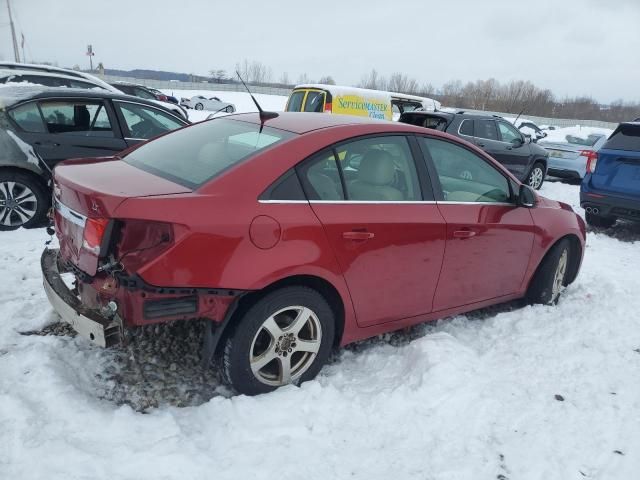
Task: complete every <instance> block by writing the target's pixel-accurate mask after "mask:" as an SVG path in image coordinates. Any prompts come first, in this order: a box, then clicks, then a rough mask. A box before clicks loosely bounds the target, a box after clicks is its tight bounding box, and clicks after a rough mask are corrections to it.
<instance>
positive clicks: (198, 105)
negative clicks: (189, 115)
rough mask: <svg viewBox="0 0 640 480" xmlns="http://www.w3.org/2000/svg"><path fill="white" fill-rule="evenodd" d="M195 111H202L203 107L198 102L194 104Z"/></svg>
mask: <svg viewBox="0 0 640 480" xmlns="http://www.w3.org/2000/svg"><path fill="white" fill-rule="evenodd" d="M195 109H196V110H204V105H202V104H201V103H199V102H198V103H196V106H195Z"/></svg>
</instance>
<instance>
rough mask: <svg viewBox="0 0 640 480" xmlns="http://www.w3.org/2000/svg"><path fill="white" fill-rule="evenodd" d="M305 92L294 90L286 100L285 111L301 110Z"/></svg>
mask: <svg viewBox="0 0 640 480" xmlns="http://www.w3.org/2000/svg"><path fill="white" fill-rule="evenodd" d="M305 93H306V92H305V91H304V90H296V91H295V92H293V93H292V94H291V96H290V97H289V101H288V102H287V112H301V111H302V101H303V100H304V94H305Z"/></svg>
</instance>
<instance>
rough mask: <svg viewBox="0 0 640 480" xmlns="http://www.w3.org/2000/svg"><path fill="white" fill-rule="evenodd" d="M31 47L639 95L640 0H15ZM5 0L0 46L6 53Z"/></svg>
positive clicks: (193, 67)
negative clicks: (495, 81) (246, 61)
mask: <svg viewBox="0 0 640 480" xmlns="http://www.w3.org/2000/svg"><path fill="white" fill-rule="evenodd" d="M11 2H12V6H13V10H14V15H15V17H16V18H15V20H16V24H17V25H16V27H17V30H18V37H20V33H22V32H24V35H25V38H26V56H27V60H28V61H32V60H35V61H41V60H45V61H52V62H57V63H58V64H59V65H60V66H73V65H74V64H79V65H81V66H82V67H88V64H89V61H88V57H86V56H85V50H86V45H87V44H88V43H91V44H93V48H94V51H95V52H96V55H95V57H94V64H97V62H103V63H104V65H105V67H106V68H118V69H125V70H129V69H133V68H148V69H157V70H169V71H176V72H184V73H198V74H206V73H207V72H209V71H210V70H212V69H214V68H215V69H219V68H221V69H225V70H227V71H231V70H233V68H234V65H235V64H236V62H239V61H241V60H243V59H244V58H247V59H249V60H258V61H260V62H263V63H264V64H266V65H267V66H269V67H271V69H272V71H273V77H274V79H278V78H280V76H281V74H282V72H287V73H288V74H289V78H290V79H291V81H295V80H296V79H297V78H298V77H299V76H300V75H301V74H302V73H307V74H308V75H309V77H310V78H311V79H315V80H317V79H318V78H319V77H320V76H323V75H331V76H333V78H334V79H335V80H336V82H337V83H338V84H347V85H349V84H356V83H358V82H359V81H360V79H361V78H362V76H363V75H364V74H365V73H366V72H368V71H370V70H371V69H372V68H376V69H377V70H378V71H379V72H380V73H381V74H384V75H389V74H391V73H393V72H402V73H406V74H407V75H409V76H411V77H414V78H416V79H417V80H419V82H420V83H426V82H429V83H431V84H433V85H434V86H435V87H436V88H440V87H441V86H442V84H443V83H445V82H447V81H448V80H452V79H460V80H462V81H469V80H478V79H487V78H491V77H493V78H496V79H498V80H499V81H508V80H512V79H523V80H530V81H532V82H533V83H535V84H536V85H537V86H539V87H544V88H549V89H551V90H552V91H553V92H554V93H555V94H556V95H557V96H559V97H563V96H565V95H569V96H576V95H583V94H586V95H590V96H593V97H594V98H596V99H597V100H599V101H601V102H610V101H612V100H616V99H619V98H622V99H624V100H630V101H640V0H609V1H599V0H529V1H521V0H516V1H514V0H444V1H426V0H410V1H400V0H396V1H393V0H363V1H360V0H358V1H354V0H351V1H350V0H337V1H336V0H325V1H314V2H300V1H299V0H295V1H294V0H284V1H272V2H267V1H264V0H255V1H243V0H231V1H228V0H227V1H220V0H219V1H214V0H210V1H207V0H171V1H165V0H155V1H145V0H126V1H125V0H108V1H107V0H99V1H96V0H11ZM7 22H8V17H7V11H6V5H5V0H0V57H2V58H4V59H5V60H12V59H13V50H12V47H11V37H10V31H9V27H8V23H7Z"/></svg>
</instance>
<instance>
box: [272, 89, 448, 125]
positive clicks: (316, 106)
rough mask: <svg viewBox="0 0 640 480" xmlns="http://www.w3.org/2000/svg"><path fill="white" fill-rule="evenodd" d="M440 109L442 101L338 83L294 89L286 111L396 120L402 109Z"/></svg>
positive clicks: (406, 110) (404, 110) (403, 110)
mask: <svg viewBox="0 0 640 480" xmlns="http://www.w3.org/2000/svg"><path fill="white" fill-rule="evenodd" d="M439 108H440V102H438V101H436V100H433V99H431V98H425V97H418V96H416V95H407V94H404V93H394V92H385V91H381V90H369V89H366V88H356V87H342V86H337V85H323V84H304V85H298V86H296V87H295V88H294V89H293V91H292V92H291V95H289V99H288V100H287V106H286V108H285V111H287V112H324V113H339V114H343V115H356V116H360V117H370V118H379V119H385V120H397V119H398V118H400V115H401V114H402V113H403V112H410V111H413V110H416V109H424V110H429V111H433V110H438V109H439Z"/></svg>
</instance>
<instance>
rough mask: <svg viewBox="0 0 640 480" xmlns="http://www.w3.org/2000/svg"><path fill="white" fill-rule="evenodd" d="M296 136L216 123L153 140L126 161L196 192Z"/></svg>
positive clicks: (221, 121)
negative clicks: (254, 157)
mask: <svg viewBox="0 0 640 480" xmlns="http://www.w3.org/2000/svg"><path fill="white" fill-rule="evenodd" d="M293 136H294V134H293V133H290V132H285V131H283V130H278V129H275V128H269V127H262V128H260V125H256V124H254V123H247V122H242V121H237V120H225V119H216V120H210V121H208V122H202V123H198V124H195V125H192V126H190V127H187V128H184V129H182V130H177V131H175V132H172V133H171V134H168V135H165V136H163V137H160V138H158V139H157V140H153V141H151V142H149V143H147V144H145V145H143V146H141V147H139V148H137V149H136V150H134V151H133V152H131V153H130V154H129V155H127V156H126V157H125V158H124V161H125V162H127V163H128V164H129V165H133V166H134V167H138V168H140V169H142V170H145V171H147V172H149V173H152V174H154V175H157V176H159V177H162V178H166V179H167V180H171V181H172V182H175V183H179V184H180V185H184V186H186V187H189V188H191V189H195V188H198V187H199V186H201V185H203V184H204V183H206V182H207V181H209V180H211V179H212V178H214V177H215V176H217V175H219V174H220V173H221V172H223V171H224V170H226V169H228V168H230V167H232V166H234V165H237V164H238V163H240V162H242V161H243V160H244V159H246V158H248V157H249V156H251V155H253V154H254V153H256V152H259V151H261V150H264V149H266V148H267V147H269V146H271V145H274V144H276V143H278V142H280V141H282V140H285V139H287V138H291V137H293Z"/></svg>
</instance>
